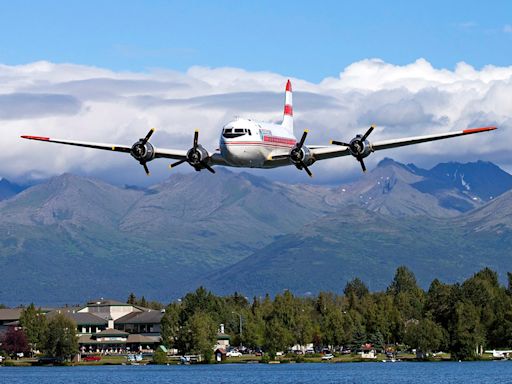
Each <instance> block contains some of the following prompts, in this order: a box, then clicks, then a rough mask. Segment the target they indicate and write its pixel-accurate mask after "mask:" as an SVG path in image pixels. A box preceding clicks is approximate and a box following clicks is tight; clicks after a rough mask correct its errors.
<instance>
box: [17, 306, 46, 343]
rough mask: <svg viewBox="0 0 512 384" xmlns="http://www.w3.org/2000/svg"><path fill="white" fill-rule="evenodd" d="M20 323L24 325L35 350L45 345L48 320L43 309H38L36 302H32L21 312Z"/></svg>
mask: <svg viewBox="0 0 512 384" xmlns="http://www.w3.org/2000/svg"><path fill="white" fill-rule="evenodd" d="M20 325H21V326H22V327H23V330H24V331H25V334H26V335H27V340H28V342H29V343H30V345H31V347H32V350H33V351H36V350H38V349H39V348H41V347H42V346H43V345H44V342H45V340H46V334H47V332H48V322H47V319H46V316H45V315H44V313H43V312H42V311H41V309H36V308H35V306H34V304H30V305H29V306H28V307H27V308H25V309H24V310H23V311H22V312H21V315H20Z"/></svg>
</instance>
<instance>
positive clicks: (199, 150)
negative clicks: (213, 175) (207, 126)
mask: <svg viewBox="0 0 512 384" xmlns="http://www.w3.org/2000/svg"><path fill="white" fill-rule="evenodd" d="M208 157H209V154H208V151H207V150H206V149H204V148H203V147H202V146H201V145H198V146H197V147H196V148H190V149H189V150H188V152H187V162H188V163H189V164H190V165H191V166H193V167H194V168H195V170H196V171H200V170H201V169H204V168H206V167H205V166H204V161H207V160H208Z"/></svg>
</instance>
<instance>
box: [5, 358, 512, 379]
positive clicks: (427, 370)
mask: <svg viewBox="0 0 512 384" xmlns="http://www.w3.org/2000/svg"><path fill="white" fill-rule="evenodd" d="M26 383H30V384H32V383H35V384H64V383H65V384H69V383H78V384H82V383H83V384H90V383H123V384H129V383H137V384H144V383H148V384H149V383H151V384H155V383H172V384H181V383H186V384H210V383H211V384H221V383H244V384H262V383H279V384H288V383H290V384H291V383H293V384H300V383H308V384H311V383H321V384H328V383H365V384H368V383H379V384H382V383H394V384H395V383H415V384H423V383H425V384H427V383H428V384H432V383H457V384H459V383H465V384H468V383H512V363H511V362H510V361H495V362H463V363H456V362H442V363H439V362H438V363H409V362H397V363H343V364H333V363H316V364H312V363H311V364H274V365H268V364H222V365H187V366H176V365H174V366H156V365H148V366H98V367H94V366H82V367H0V384H26Z"/></svg>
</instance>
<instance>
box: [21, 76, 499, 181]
mask: <svg viewBox="0 0 512 384" xmlns="http://www.w3.org/2000/svg"><path fill="white" fill-rule="evenodd" d="M373 129H374V127H373V126H371V127H370V128H369V129H368V130H367V131H366V132H365V133H364V134H362V135H361V134H358V135H356V136H355V137H354V138H353V139H352V140H350V141H349V142H343V141H335V140H333V141H331V145H305V142H306V137H307V134H308V131H307V130H305V131H304V133H303V134H302V137H301V138H300V140H298V141H297V139H296V138H295V136H294V133H293V107H292V86H291V82H290V80H288V82H287V83H286V92H285V105H284V116H283V121H282V123H281V124H270V123H264V122H259V121H254V120H250V119H241V118H238V119H236V120H233V121H230V122H229V123H227V124H226V125H225V126H224V127H223V129H222V133H221V137H220V148H219V150H217V151H215V152H209V151H208V150H206V149H205V148H204V147H203V146H202V145H201V144H199V132H198V131H197V130H196V131H195V133H194V140H193V144H192V148H190V149H189V150H188V151H187V150H179V149H164V148H156V147H154V146H153V145H152V144H151V143H150V142H149V139H150V138H151V135H152V134H153V132H154V128H152V129H151V130H150V131H149V132H148V134H147V135H146V137H144V138H141V139H139V140H138V141H137V142H136V143H135V144H133V145H131V146H127V145H118V144H104V143H93V142H84V141H73V140H60V139H51V138H49V137H41V136H21V137H22V138H23V139H30V140H39V141H44V142H48V143H59V144H68V145H75V146H79V147H87V148H96V149H104V150H108V151H115V152H125V153H129V154H130V155H132V156H133V157H134V158H135V160H137V161H138V162H139V163H140V164H141V165H142V166H143V167H144V170H145V171H146V173H147V174H148V175H149V169H148V166H147V163H148V162H149V161H152V160H154V159H156V158H160V157H163V158H168V159H175V160H178V161H176V162H175V163H173V164H171V165H169V167H170V168H173V167H176V166H177V165H180V164H183V163H188V164H190V165H191V166H192V167H193V168H194V169H195V170H196V171H201V170H202V169H206V170H208V171H210V172H212V173H215V170H214V169H213V166H216V165H222V166H231V167H248V168H275V167H282V166H288V165H294V166H295V167H297V168H298V169H299V170H304V171H306V173H307V174H308V175H309V176H313V174H312V173H311V171H310V169H309V167H310V166H311V165H312V164H313V163H314V162H316V161H319V160H325V159H330V158H334V157H341V156H348V155H352V156H353V157H355V158H356V159H357V161H359V163H360V164H361V168H362V169H363V171H366V166H365V164H364V160H363V159H364V158H366V157H367V156H369V155H370V154H371V153H372V152H375V151H380V150H382V149H388V148H397V147H403V146H406V145H412V144H419V143H425V142H428V141H434V140H442V139H448V138H451V137H457V136H464V135H470V134H473V133H479V132H486V131H492V130H494V129H496V127H483V128H471V129H465V130H462V131H454V132H447V133H438V134H433V135H426V136H417V137H407V138H402V139H394V140H385V141H376V142H370V141H368V137H369V136H370V134H371V133H372V131H373Z"/></svg>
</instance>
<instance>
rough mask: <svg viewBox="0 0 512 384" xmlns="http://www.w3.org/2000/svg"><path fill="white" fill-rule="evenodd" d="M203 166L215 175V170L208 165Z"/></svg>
mask: <svg viewBox="0 0 512 384" xmlns="http://www.w3.org/2000/svg"><path fill="white" fill-rule="evenodd" d="M202 164H203V166H204V167H205V168H206V169H207V170H209V171H210V172H211V173H215V169H213V168H212V167H210V166H209V165H208V164H207V163H202Z"/></svg>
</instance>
